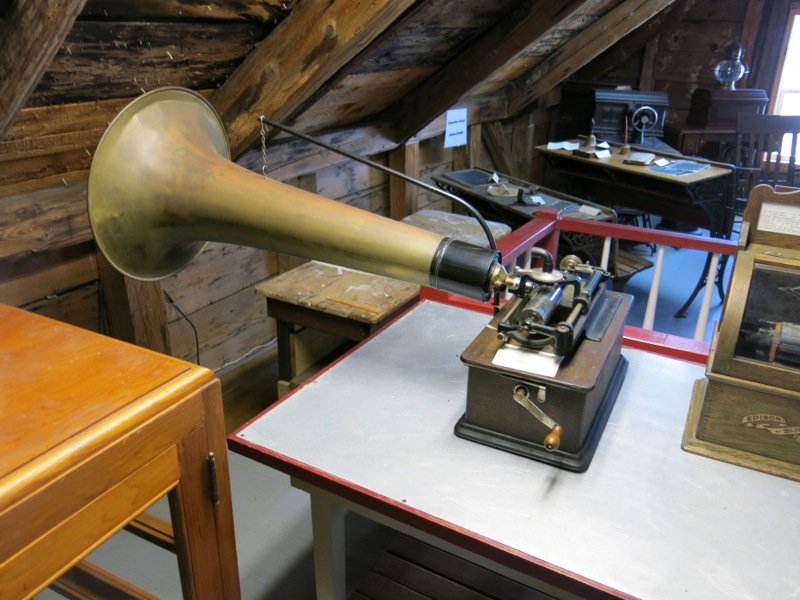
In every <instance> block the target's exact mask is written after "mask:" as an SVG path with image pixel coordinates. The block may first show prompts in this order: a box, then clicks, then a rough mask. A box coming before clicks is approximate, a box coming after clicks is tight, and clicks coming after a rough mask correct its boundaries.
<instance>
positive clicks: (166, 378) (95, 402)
mask: <svg viewBox="0 0 800 600" xmlns="http://www.w3.org/2000/svg"><path fill="white" fill-rule="evenodd" d="M0 323H1V324H2V325H0V531H1V532H2V535H0V596H2V597H3V598H22V597H28V596H30V595H33V594H35V593H36V592H37V591H38V590H40V589H42V588H44V587H45V586H47V585H48V584H50V583H51V582H52V581H53V580H55V579H56V578H58V577H59V576H60V575H61V574H63V573H65V572H66V571H67V570H68V569H70V567H72V566H73V565H76V564H77V563H78V562H79V561H81V559H82V558H83V557H84V556H86V555H87V554H88V553H89V552H91V551H92V550H93V549H94V548H96V547H97V546H99V545H100V544H101V543H102V542H103V541H104V540H106V539H107V538H108V537H110V536H111V535H112V534H113V533H115V532H116V531H118V530H119V529H120V528H122V527H123V526H125V525H126V524H127V523H129V522H130V521H131V520H133V519H134V518H135V517H137V515H139V514H140V513H141V512H142V511H143V510H144V509H146V508H147V507H148V506H149V505H150V504H152V503H153V502H155V501H156V500H157V499H158V498H160V497H161V496H163V495H164V494H167V493H168V494H169V500H170V511H171V515H172V525H173V528H174V531H175V544H176V553H177V556H178V564H179V567H180V572H181V582H182V587H183V591H184V595H185V596H186V597H188V598H214V599H216V598H226V599H227V598H238V597H239V575H238V571H237V560H236V547H235V543H234V533H233V516H232V511H231V499H230V487H229V486H230V484H229V480H228V467H227V455H226V447H225V432H224V427H223V418H222V403H221V397H220V385H219V381H218V380H217V379H215V378H214V376H213V374H212V373H211V372H210V371H208V370H207V369H204V368H202V367H197V366H193V365H191V364H188V363H185V362H183V361H181V360H177V359H174V358H171V357H167V356H162V355H160V354H157V353H154V352H150V351H148V350H144V349H142V348H138V347H135V346H131V345H128V344H125V343H122V342H119V341H116V340H112V339H109V338H106V337H104V336H101V335H98V334H94V333H91V332H88V331H86V330H83V329H79V328H77V327H72V326H70V325H66V324H63V323H59V322H57V321H53V320H50V319H45V318H43V317H40V316H37V315H34V314H32V313H28V312H26V311H22V310H19V309H15V308H11V307H9V306H5V305H0ZM212 454H213V457H214V458H213V459H211V460H210V459H209V457H210V456H212ZM211 463H213V464H215V467H216V477H213V476H212V474H211V469H209V467H208V465H209V464H211ZM214 482H216V483H214Z"/></svg>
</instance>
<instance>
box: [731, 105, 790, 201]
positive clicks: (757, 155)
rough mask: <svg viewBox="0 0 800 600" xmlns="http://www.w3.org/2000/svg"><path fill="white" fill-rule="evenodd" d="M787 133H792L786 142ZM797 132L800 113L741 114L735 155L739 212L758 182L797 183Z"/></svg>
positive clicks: (777, 184)
mask: <svg viewBox="0 0 800 600" xmlns="http://www.w3.org/2000/svg"><path fill="white" fill-rule="evenodd" d="M785 136H790V137H789V139H787V140H786V143H785V144H784V138H785ZM798 136H800V116H786V115H757V114H740V115H739V116H738V118H737V120H736V145H735V155H734V162H735V165H736V213H737V214H741V213H742V211H743V210H744V206H745V204H746V203H747V198H748V196H749V195H750V190H752V189H753V187H754V186H756V185H758V184H759V183H766V184H769V185H771V186H773V187H774V186H779V185H785V186H789V187H795V179H796V173H795V170H796V164H797V152H798ZM797 179H799V180H800V178H797ZM798 183H800V181H798Z"/></svg>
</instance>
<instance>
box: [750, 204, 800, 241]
mask: <svg viewBox="0 0 800 600" xmlns="http://www.w3.org/2000/svg"><path fill="white" fill-rule="evenodd" d="M758 228H759V229H760V230H761V231H769V232H772V233H784V234H787V235H800V206H791V205H786V204H777V203H775V202H765V203H764V204H762V205H761V214H760V215H759V216H758Z"/></svg>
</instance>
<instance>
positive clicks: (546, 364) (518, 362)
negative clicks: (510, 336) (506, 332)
mask: <svg viewBox="0 0 800 600" xmlns="http://www.w3.org/2000/svg"><path fill="white" fill-rule="evenodd" d="M562 358H564V357H563V356H557V355H555V354H550V353H549V352H541V351H538V350H527V349H525V348H520V347H518V346H512V345H511V344H506V345H504V346H503V347H502V348H500V349H499V350H498V351H497V352H496V353H495V355H494V358H493V359H492V364H493V365H497V366H498V367H506V368H507V369H514V370H515V371H524V372H525V373H531V374H532V375H543V376H545V377H555V374H556V373H558V366H559V365H560V364H561V359H562Z"/></svg>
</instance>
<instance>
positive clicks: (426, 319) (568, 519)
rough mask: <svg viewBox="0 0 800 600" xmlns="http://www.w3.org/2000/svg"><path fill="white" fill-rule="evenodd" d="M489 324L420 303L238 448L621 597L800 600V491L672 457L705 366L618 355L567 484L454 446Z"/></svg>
mask: <svg viewBox="0 0 800 600" xmlns="http://www.w3.org/2000/svg"><path fill="white" fill-rule="evenodd" d="M487 321H488V318H487V316H486V315H482V314H479V313H472V312H468V311H465V310H463V309H459V308H454V307H449V306H446V305H442V304H437V303H433V302H423V303H421V304H420V305H418V306H417V307H415V308H414V309H413V310H412V311H410V312H409V313H408V314H407V315H405V316H404V317H402V318H401V319H400V320H398V321H397V322H395V323H394V324H392V325H391V326H390V327H388V328H387V329H386V330H384V331H383V332H382V333H380V334H379V335H377V336H376V337H374V338H372V339H371V340H369V341H368V342H367V343H365V344H364V345H362V346H360V347H359V348H358V349H357V350H356V351H355V352H353V353H352V354H350V355H349V356H347V357H346V358H345V359H344V360H343V361H341V362H340V363H338V364H337V365H336V366H335V367H334V368H332V369H330V370H328V371H326V372H325V373H323V374H322V375H321V376H320V377H318V378H317V379H315V380H313V382H311V383H310V384H308V385H307V386H305V387H303V388H301V389H300V390H299V391H297V392H296V393H295V394H293V395H292V396H290V397H289V398H288V399H287V400H285V401H283V402H281V403H279V404H277V405H276V406H275V407H274V408H272V409H271V410H269V411H267V412H265V413H264V414H262V415H261V416H260V417H258V418H257V419H255V420H254V421H253V422H251V423H250V424H249V425H248V426H246V427H245V428H244V429H242V430H241V431H240V432H239V433H238V434H237V435H238V438H239V439H241V440H242V441H243V442H244V443H246V444H248V445H250V446H251V447H252V446H254V447H262V448H264V449H265V450H268V451H269V452H270V453H273V454H275V453H277V454H279V455H283V456H285V457H287V459H288V460H290V461H294V462H295V463H297V462H299V463H304V464H305V465H308V467H309V468H310V469H313V470H314V471H315V472H317V473H320V472H321V473H323V474H325V475H326V476H330V477H331V478H335V479H337V480H341V481H344V482H348V483H349V484H352V485H354V486H359V487H360V488H363V489H366V490H369V491H370V492H372V493H374V494H375V495H379V496H383V497H385V498H386V502H387V503H391V504H393V505H396V506H401V507H407V509H408V510H409V511H413V512H415V513H422V514H424V515H430V516H431V517H432V518H434V519H437V520H439V521H445V522H448V523H450V524H452V525H453V526H454V527H456V528H463V529H464V530H468V531H470V532H473V533H474V534H475V536H476V537H479V538H480V537H482V538H486V540H487V541H488V543H490V544H495V545H497V547H502V546H507V547H508V548H510V549H511V550H512V551H513V552H515V553H522V554H525V555H528V556H531V557H535V559H536V560H537V561H539V564H541V563H542V562H546V563H550V564H552V565H554V567H555V568H557V569H559V570H566V571H570V572H572V573H575V574H578V575H580V576H582V577H583V578H588V579H590V580H592V581H595V582H598V583H600V584H602V585H603V586H608V587H610V588H613V589H616V590H620V591H622V592H624V593H627V594H631V595H633V596H638V597H642V598H648V599H649V598H664V599H669V600H672V599H675V598H702V599H704V600H705V599H708V598H737V599H738V598H742V599H745V598H753V599H758V600H761V599H763V598H797V597H800V510H798V509H799V508H800V484H798V483H796V482H792V481H789V480H786V479H782V478H779V477H775V476H771V475H766V474H763V473H759V472H756V471H751V470H748V469H744V468H742V467H737V466H733V465H729V464H726V463H722V462H718V461H714V460H712V459H709V458H705V457H700V456H696V455H694V454H689V453H686V452H684V451H682V450H681V447H680V444H681V436H682V433H683V428H684V421H685V418H686V414H687V411H688V405H689V398H690V395H691V388H692V384H693V382H694V380H695V379H697V378H699V377H702V375H703V369H702V367H700V366H697V365H693V364H690V363H685V362H681V361H677V360H674V359H670V358H665V357H662V356H658V355H654V354H649V353H646V352H642V351H638V350H631V349H624V351H623V353H624V355H625V356H626V357H627V358H628V360H629V361H630V365H629V368H628V373H627V376H626V378H625V382H624V384H623V387H622V391H621V393H620V395H619V398H618V400H617V403H616V405H615V407H614V410H613V412H612V414H611V417H610V419H609V422H608V424H607V426H606V429H605V433H604V434H603V437H602V439H601V440H600V444H599V446H598V449H597V452H596V454H595V456H594V459H593V461H592V464H591V465H590V467H589V469H588V471H586V472H585V473H572V472H568V471H563V470H560V469H558V468H555V467H552V466H548V465H544V464H541V463H538V462H535V461H532V460H530V459H527V458H522V457H518V456H515V455H512V454H508V453H506V452H503V451H500V450H497V449H494V448H489V447H485V446H482V445H479V444H476V443H474V442H470V441H467V440H463V439H460V438H457V437H456V436H455V435H454V434H453V426H454V425H455V423H456V421H457V420H458V419H459V417H460V416H461V415H462V414H463V412H464V406H465V395H466V376H467V368H466V367H465V366H464V365H462V364H461V362H460V360H459V356H460V354H461V352H462V351H463V350H464V349H465V348H466V347H467V345H468V344H469V343H470V342H471V341H472V339H473V338H474V337H475V335H477V333H478V332H479V330H480V329H481V328H482V327H483V326H484V325H485V324H486V323H487ZM279 468H280V467H279Z"/></svg>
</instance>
